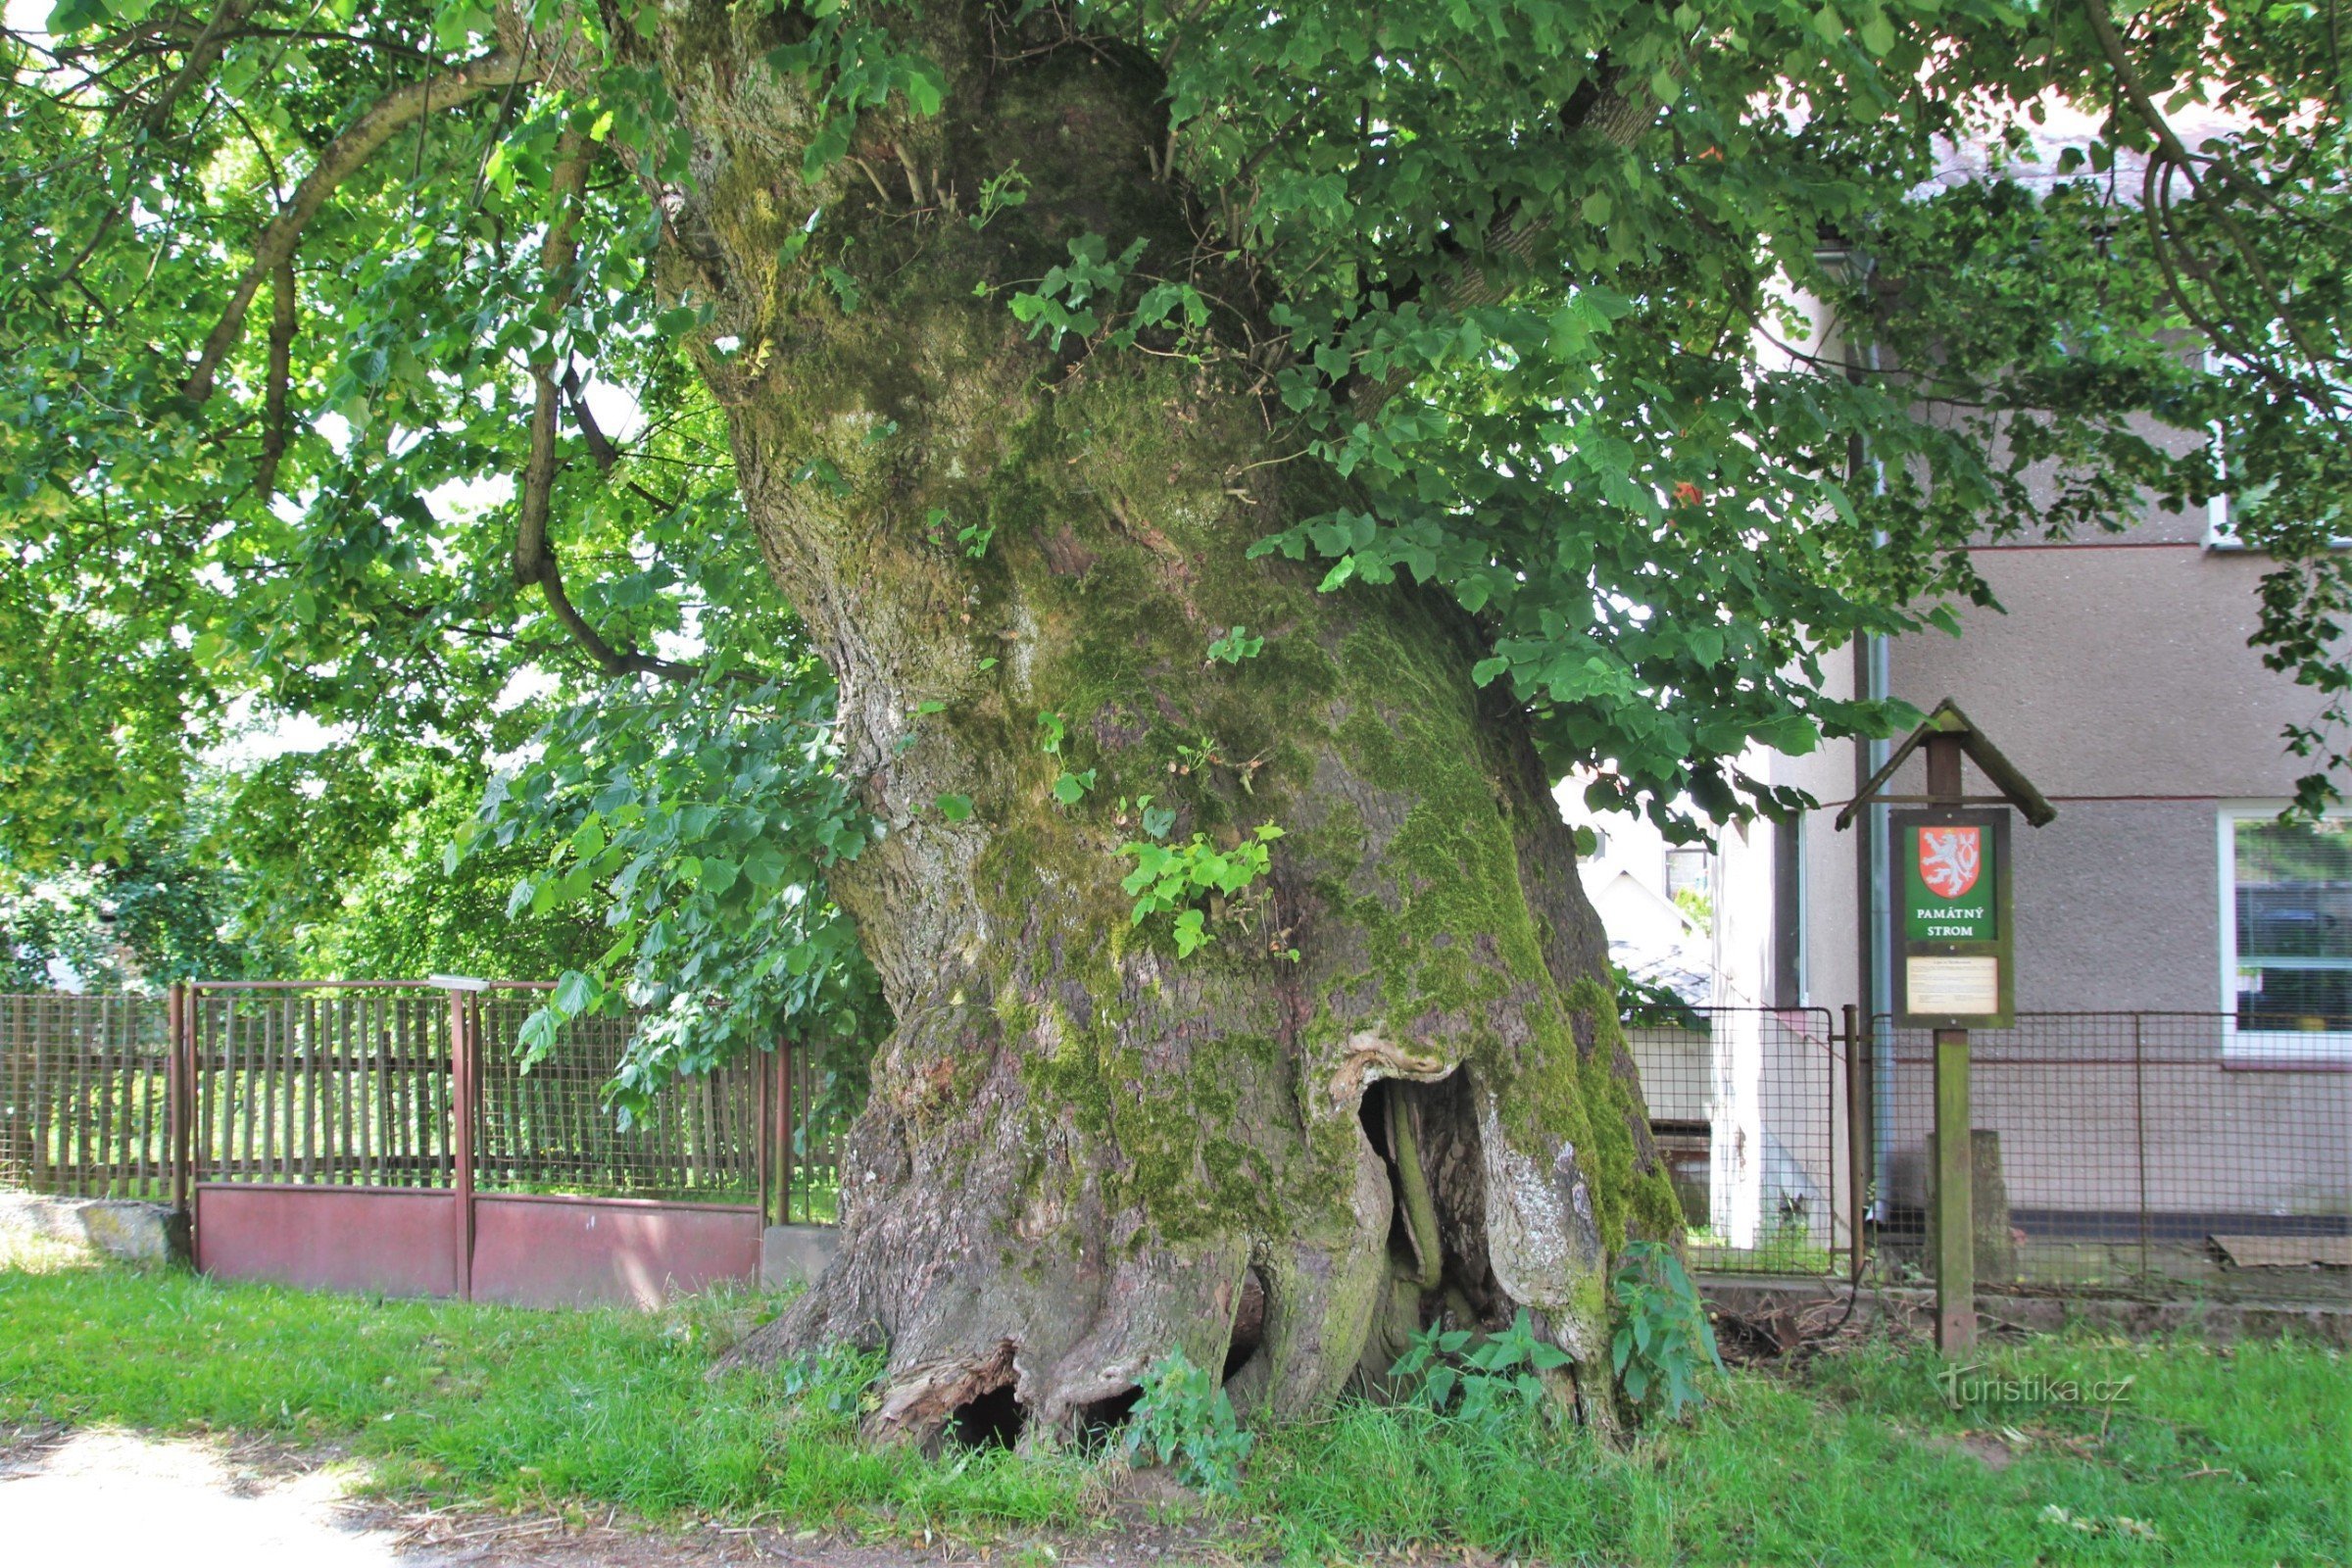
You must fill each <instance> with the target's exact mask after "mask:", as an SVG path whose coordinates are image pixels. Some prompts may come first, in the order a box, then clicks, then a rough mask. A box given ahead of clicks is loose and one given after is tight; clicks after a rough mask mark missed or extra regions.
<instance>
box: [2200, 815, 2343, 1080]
mask: <svg viewBox="0 0 2352 1568" xmlns="http://www.w3.org/2000/svg"><path fill="white" fill-rule="evenodd" d="M2286 806H2287V803H2286V802H2285V801H2283V800H2278V801H2226V802H2224V803H2223V804H2222V807H2221V809H2220V810H2219V811H2217V812H2216V813H2215V829H2216V833H2215V836H2216V839H2217V842H2218V846H2219V863H2220V868H2221V884H2220V892H2221V902H2220V904H2219V907H2218V910H2217V912H2218V913H2219V915H2220V919H2219V921H2218V922H2217V923H2218V924H2219V925H2220V927H2221V949H2222V973H2221V987H2222V1059H2223V1061H2224V1062H2225V1063H2226V1064H2230V1065H2253V1064H2260V1063H2265V1062H2270V1063H2291V1064H2302V1063H2307V1062H2313V1061H2330V1062H2333V1061H2352V1029H2312V1030H2303V1029H2240V1028H2238V1026H2237V824H2238V823H2240V822H2245V821H2258V820H2261V819H2262V818H2265V817H2274V816H2277V815H2278V813H2279V812H2280V811H2281V810H2283V809H2285V808H2286ZM2327 815H2328V817H2329V818H2330V819H2332V820H2335V821H2345V820H2347V819H2352V812H2342V811H2331V812H2328V813H2327Z"/></svg>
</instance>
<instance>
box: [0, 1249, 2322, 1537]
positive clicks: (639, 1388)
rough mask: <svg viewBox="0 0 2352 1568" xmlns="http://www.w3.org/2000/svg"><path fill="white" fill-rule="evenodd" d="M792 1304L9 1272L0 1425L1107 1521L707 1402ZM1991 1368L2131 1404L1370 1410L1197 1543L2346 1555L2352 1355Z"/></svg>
mask: <svg viewBox="0 0 2352 1568" xmlns="http://www.w3.org/2000/svg"><path fill="white" fill-rule="evenodd" d="M772 1305H773V1303H772V1302H770V1303H762V1302H760V1300H759V1299H754V1298H737V1299H732V1300H729V1299H723V1298H722V1299H712V1300H708V1301H703V1302H699V1303H691V1304H688V1305H686V1306H683V1307H680V1308H678V1309H676V1310H673V1311H671V1312H669V1313H665V1314H662V1315H657V1316H643V1315H636V1314H630V1313H623V1312H616V1311H603V1312H582V1313H554V1312H531V1311H521V1310H515V1309H507V1308H498V1307H478V1306H466V1305H461V1304H457V1303H451V1302H422V1301H380V1300H373V1299H363V1298H356V1297H337V1296H321V1295H309V1294H304V1293H300V1292H294V1291H283V1290H276V1289H271V1288H268V1287H260V1286H248V1285H222V1284H214V1283H211V1282H209V1281H206V1280H203V1279H200V1278H197V1277H195V1276H193V1275H189V1274H185V1273H179V1272H145V1271H139V1270H133V1269H127V1268H120V1267H106V1268H100V1267H91V1266H80V1265H73V1264H70V1263H66V1262H64V1261H62V1260H60V1259H56V1258H49V1259H41V1258H27V1257H23V1256H20V1257H17V1258H16V1259H14V1260H13V1263H12V1262H7V1261H5V1260H0V1429H6V1428H17V1429H24V1428H35V1427H42V1426H47V1425H52V1424H59V1425H67V1426H90V1425H98V1424H115V1425H120V1426H125V1427H132V1428H139V1429H146V1430H154V1431H163V1432H191V1431H195V1432H221V1433H230V1432H233V1433H239V1434H247V1433H251V1434H263V1435H269V1436H272V1437H276V1438H279V1439H282V1440H285V1441H288V1442H291V1443H296V1444H320V1445H339V1446H345V1447H348V1448H349V1449H350V1450H351V1451H353V1452H355V1453H356V1454H359V1455H361V1456H364V1457H366V1458H368V1460H370V1461H371V1462H372V1468H373V1470H374V1473H375V1475H376V1476H377V1478H378V1484H379V1485H381V1486H382V1487H384V1488H386V1489H389V1490H390V1491H391V1492H393V1493H395V1494H398V1495H417V1496H421V1497H425V1498H429V1499H432V1500H436V1501H439V1500H453V1499H457V1498H472V1499H487V1500H490V1501H493V1502H496V1503H499V1504H503V1505H510V1506H537V1505H554V1506H558V1507H561V1506H564V1505H565V1504H579V1505H583V1506H592V1507H594V1508H595V1509H596V1510H598V1511H599V1512H601V1511H602V1510H603V1509H605V1508H606V1507H608V1506H612V1505H618V1506H619V1507H621V1508H623V1509H627V1510H630V1511H632V1512H634V1513H637V1514H640V1515H643V1516H646V1517H648V1518H651V1519H655V1520H663V1519H674V1518H677V1517H679V1516H681V1515H684V1514H688V1513H694V1514H705V1515H710V1516H713V1517H717V1518H720V1519H722V1520H725V1521H728V1522H732V1523H749V1522H754V1521H758V1522H760V1523H764V1524H769V1525H783V1526H786V1527H788V1528H800V1527H807V1526H815V1527H819V1528H823V1529H828V1530H839V1531H844V1532H849V1533H859V1532H883V1533H887V1534H890V1535H894V1536H901V1537H904V1536H908V1535H913V1536H918V1537H919V1536H920V1535H921V1533H922V1532H923V1531H925V1530H926V1529H927V1530H930V1531H933V1532H944V1533H947V1534H949V1535H953V1536H961V1537H966V1538H981V1539H999V1538H1005V1537H1017V1536H1021V1535H1025V1534H1027V1533H1029V1532H1033V1531H1046V1532H1053V1533H1055V1534H1057V1535H1058V1534H1078V1535H1084V1534H1085V1533H1087V1532H1090V1531H1093V1530H1097V1529H1101V1528H1104V1526H1105V1522H1106V1521H1107V1520H1109V1519H1110V1518H1112V1517H1113V1514H1112V1510H1111V1507H1110V1503H1109V1495H1110V1487H1109V1484H1108V1480H1107V1477H1108V1475H1109V1472H1108V1471H1106V1470H1105V1468H1104V1467H1103V1466H1100V1465H1098V1464H1095V1463H1092V1462H1089V1461H1087V1460H1084V1459H1082V1458H1080V1457H1077V1456H1065V1457H1056V1458H1050V1459H1043V1460H1035V1459H1023V1458H1016V1457H1015V1456H1013V1455H1011V1454H1009V1453H1005V1452H1002V1451H966V1452H960V1453H955V1454H951V1455H950V1456H948V1457H947V1458H945V1459H940V1460H927V1459H924V1458H922V1457H921V1456H920V1455H919V1454H916V1453H913V1452H910V1451H908V1450H906V1449H904V1448H899V1449H888V1450H881V1451H874V1450H868V1449H864V1448H861V1447H859V1446H858V1444H857V1443H856V1441H855V1424H856V1396H857V1389H856V1387H855V1383H856V1375H855V1372H854V1371H853V1372H852V1373H850V1374H849V1375H848V1376H846V1377H845V1376H835V1377H833V1378H830V1379H828V1378H825V1377H819V1376H809V1377H804V1378H801V1379H798V1380H787V1379H778V1378H752V1377H747V1378H737V1379H734V1380H731V1381H729V1382H726V1383H723V1384H717V1385H712V1384H709V1383H706V1382H705V1381H704V1380H703V1371H704V1368H705V1367H706V1366H707V1365H708V1364H709V1362H710V1359H711V1355H712V1353H713V1352H714V1350H715V1349H716V1348H718V1347H719V1345H720V1343H721V1342H722V1341H723V1340H724V1339H725V1337H726V1336H727V1335H728V1334H730V1333H733V1332H737V1331H739V1330H740V1328H741V1326H742V1324H743V1323H744V1322H745V1321H747V1319H748V1317H749V1316H750V1315H754V1314H756V1313H757V1312H758V1311H759V1310H760V1309H762V1307H763V1306H764V1307H766V1308H768V1309H772ZM1985 1362H1986V1365H1985V1368H1984V1369H1983V1370H1981V1371H1979V1372H1976V1373H1972V1374H1971V1377H1972V1378H1978V1379H1983V1378H1991V1377H1995V1376H1997V1377H2001V1378H2005V1379H2008V1380H2011V1381H2013V1382H2018V1383H2023V1382H2025V1381H2026V1380H2028V1379H2030V1378H2037V1379H2039V1380H2041V1382H2042V1384H2043V1385H2045V1386H2050V1387H2055V1386H2057V1385H2060V1384H2063V1383H2065V1382H2066V1381H2068V1380H2072V1381H2073V1382H2075V1383H2077V1384H2080V1385H2089V1384H2091V1383H2093V1382H2095V1381H2097V1380H2106V1381H2107V1382H2109V1383H2110V1384H2122V1381H2123V1380H2124V1379H2126V1378H2129V1379H2131V1382H2130V1383H2129V1385H2128V1386H2125V1388H2124V1397H2123V1398H2122V1399H2121V1400H2120V1401H2117V1402H2111V1403H2109V1404H2106V1405H2089V1404H2081V1405H2069V1404H2065V1403H2054V1402H2046V1401H2041V1400H2035V1399H2032V1398H2028V1399H2025V1400H2017V1399H2011V1400H2010V1401H2009V1402H1994V1399H1993V1398H1990V1397H1988V1398H1986V1399H1984V1400H1980V1401H1979V1402H1978V1403H1977V1404H1974V1405H1969V1406H1966V1407H1964V1408H1962V1409H1960V1410H1954V1409H1952V1408H1950V1407H1949V1406H1948V1405H1947V1404H1946V1402H1945V1400H1944V1398H1943V1397H1942V1396H1941V1394H1940V1393H1939V1392H1938V1390H1937V1388H1936V1384H1935V1372H1936V1366H1937V1363H1936V1361H1935V1360H1934V1358H1933V1357H1932V1355H1930V1354H1928V1353H1927V1352H1925V1351H1923V1350H1922V1349H1920V1348H1916V1347H1908V1346H1898V1345H1891V1344H1886V1343H1872V1344H1866V1345H1864V1346H1861V1347H1859V1348H1854V1349H1852V1350H1849V1351H1845V1352H1842V1353H1839V1354H1837V1355H1831V1356H1823V1357H1820V1358H1818V1359H1816V1360H1815V1361H1814V1362H1812V1363H1811V1365H1810V1366H1809V1367H1808V1368H1807V1369H1806V1370H1804V1371H1803V1372H1801V1373H1789V1374H1778V1373H1763V1372H1741V1373H1737V1374H1735V1375H1734V1377H1733V1378H1732V1380H1731V1382H1730V1384H1729V1386H1728V1387H1725V1388H1719V1389H1718V1390H1717V1391H1716V1397H1715V1398H1714V1399H1713V1400H1712V1401H1711V1402H1710V1404H1709V1406H1708V1408H1707V1409H1706V1410H1705V1411H1703V1412H1702V1413H1701V1414H1700V1415H1698V1416H1697V1417H1696V1418H1695V1419H1694V1420H1693V1421H1691V1422H1690V1423H1688V1424H1686V1425H1683V1426H1678V1427H1672V1428H1668V1429H1665V1430H1660V1431H1655V1432H1652V1433H1649V1434H1647V1435H1645V1436H1643V1437H1642V1439H1641V1440H1639V1441H1638V1442H1636V1443H1635V1444H1633V1445H1632V1446H1630V1447H1628V1448H1625V1449H1614V1448H1611V1447H1608V1446H1604V1445H1601V1444H1598V1443H1596V1442H1593V1441H1592V1440H1589V1439H1587V1438H1585V1437H1583V1436H1582V1435H1577V1434H1571V1435H1567V1436H1553V1435H1548V1434H1545V1433H1541V1432H1531V1433H1528V1434H1525V1435H1523V1436H1520V1437H1518V1438H1515V1439H1511V1440H1508V1441H1503V1440H1494V1439H1482V1438H1480V1437H1479V1436H1478V1435H1476V1434H1475V1433H1474V1432H1472V1431H1470V1430H1469V1429H1466V1428H1464V1427H1462V1426H1460V1425H1459V1424H1457V1423H1454V1422H1451V1421H1447V1420H1444V1419H1440V1418H1437V1417H1432V1416H1428V1415H1425V1414H1421V1413H1417V1412H1412V1411H1400V1410H1395V1409H1375V1408H1371V1407H1367V1406H1348V1407H1345V1408H1343V1409H1342V1410H1341V1411H1339V1412H1338V1413H1337V1414H1335V1415H1333V1416H1332V1417H1330V1418H1328V1419H1326V1420H1323V1421H1320V1422H1317V1423H1313V1424H1310V1425H1301V1426H1296V1427H1286V1428H1277V1429H1273V1430H1269V1431H1267V1432H1264V1433H1262V1434H1261V1435H1260V1441H1259V1446H1258V1448H1257V1452H1256V1455H1255V1457H1254V1458H1253V1459H1252V1460H1251V1462H1250V1468H1249V1472H1248V1475H1247V1477H1246V1480H1245V1484H1244V1494H1243V1495H1242V1496H1241V1497H1240V1498H1239V1499H1237V1500H1236V1501H1233V1502H1231V1503H1227V1504H1221V1505H1211V1504H1203V1505H1202V1507H1203V1508H1204V1509H1206V1510H1208V1512H1207V1514H1206V1517H1205V1518H1204V1519H1203V1520H1202V1521H1201V1524H1202V1526H1203V1528H1205V1529H1207V1530H1208V1531H1209V1532H1211V1534H1213V1535H1217V1536H1219V1537H1220V1539H1221V1541H1222V1544H1223V1545H1224V1546H1225V1549H1227V1550H1230V1551H1232V1552H1233V1553H1235V1554H1237V1555H1241V1556H1245V1557H1248V1556H1260V1555H1262V1556H1266V1557H1271V1558H1277V1559H1287V1560H1291V1561H1299V1562H1325V1561H1331V1560H1335V1559H1338V1560H1347V1559H1350V1558H1353V1557H1357V1556H1368V1555H1388V1554H1392V1553H1398V1552H1402V1551H1405V1550H1407V1549H1408V1548H1416V1547H1422V1548H1429V1547H1435V1548H1443V1549H1445V1550H1446V1551H1447V1553H1448V1554H1454V1553H1456V1552H1457V1551H1458V1548H1461V1547H1471V1548H1476V1549H1478V1550H1482V1551H1485V1552H1491V1553H1494V1554H1496V1555H1503V1556H1516V1557H1519V1558H1522V1559H1528V1558H1533V1559H1536V1560H1541V1561H1589V1562H1596V1563H1669V1562H1675V1563H1680V1562H1733V1561H1746V1562H1767V1563H1784V1562H1803V1563H1857V1564H1874V1565H1875V1564H1887V1563H1903V1562H1959V1563H1970V1564H1977V1563H2007V1562H2017V1563H2032V1562H2131V1563H2193V1564H2221V1563H2257V1564H2268V1563H2274V1562H2286V1563H2303V1562H2345V1561H2347V1560H2352V1544H2348V1541H2347V1535H2348V1532H2352V1517H2348V1512H2347V1509H2348V1507H2352V1364H2347V1360H2346V1357H2345V1356H2344V1355H2343V1353H2342V1352H2339V1351H2335V1350H2331V1349H2327V1348H2319V1347H2316V1346H2312V1345H2307V1344H2293V1343H2288V1344H2245V1345H2240V1346H2237V1347H2235V1348H2228V1349H2214V1348H2207V1347H2205V1346H2202V1345H2199V1344H2195V1343H2189V1342H2182V1343H2174V1344H2162V1345H2144V1344H2134V1343H2128V1342H2123V1341H2118V1340H2113V1339H2107V1338H2093V1337H2087V1336H2081V1337H2078V1336H2067V1337H2057V1338H2048V1339H2037V1340H2033V1341H2028V1342H2025V1343H2022V1344H2017V1345H2004V1346H1999V1347H1995V1348H1990V1349H1988V1350H1987V1352H1986V1354H1985ZM2012 1392H2014V1391H2012ZM2026 1392H2028V1393H2029V1394H2030V1393H2032V1392H2033V1391H2031V1390H2028V1391H2026ZM1421 1554H1422V1555H1427V1554H1428V1553H1427V1552H1426V1551H1424V1552H1422V1553H1421ZM1065 1555H1066V1552H1065Z"/></svg>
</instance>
